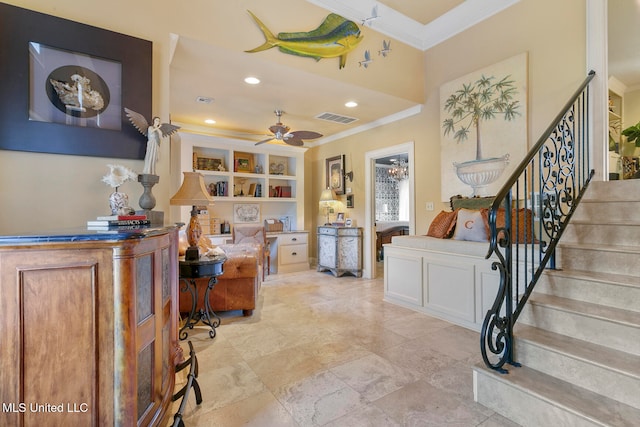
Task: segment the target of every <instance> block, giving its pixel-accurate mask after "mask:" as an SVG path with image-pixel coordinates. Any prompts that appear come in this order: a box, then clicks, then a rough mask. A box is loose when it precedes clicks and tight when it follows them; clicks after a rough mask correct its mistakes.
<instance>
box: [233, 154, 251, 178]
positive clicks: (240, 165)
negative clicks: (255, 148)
mask: <svg viewBox="0 0 640 427" xmlns="http://www.w3.org/2000/svg"><path fill="white" fill-rule="evenodd" d="M233 164H234V167H233V171H234V172H246V173H253V154H251V153H241V152H239V151H236V152H234V153H233Z"/></svg>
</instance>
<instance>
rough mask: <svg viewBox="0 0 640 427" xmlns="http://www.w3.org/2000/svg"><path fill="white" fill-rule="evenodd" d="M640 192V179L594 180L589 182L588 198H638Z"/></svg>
mask: <svg viewBox="0 0 640 427" xmlns="http://www.w3.org/2000/svg"><path fill="white" fill-rule="evenodd" d="M639 193H640V180H637V179H632V180H627V181H616V182H605V181H594V182H591V183H590V184H589V189H588V191H587V193H586V197H585V199H587V200H598V199H603V200H624V201H626V200H633V199H634V198H635V199H636V200H637V197H634V195H637V194H639Z"/></svg>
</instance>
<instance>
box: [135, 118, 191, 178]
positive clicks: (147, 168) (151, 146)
mask: <svg viewBox="0 0 640 427" xmlns="http://www.w3.org/2000/svg"><path fill="white" fill-rule="evenodd" d="M124 111H125V112H126V113H127V117H128V118H129V121H130V122H131V124H132V125H133V126H134V127H135V128H136V129H138V130H139V131H140V133H141V134H143V135H144V136H146V137H147V152H146V153H145V155H144V169H143V170H142V173H143V174H151V175H155V174H156V163H157V162H158V159H159V158H160V139H161V138H162V137H165V136H170V135H173V134H174V133H175V132H177V131H178V129H180V126H175V125H172V124H170V123H162V124H160V117H157V116H156V117H154V118H153V123H152V124H151V125H150V124H149V123H148V122H147V119H145V118H144V116H143V115H142V114H140V113H136V112H135V111H132V110H130V109H128V108H125V109H124Z"/></svg>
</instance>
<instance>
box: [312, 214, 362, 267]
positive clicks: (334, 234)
mask: <svg viewBox="0 0 640 427" xmlns="http://www.w3.org/2000/svg"><path fill="white" fill-rule="evenodd" d="M326 270H329V271H331V272H332V273H333V275H334V276H336V277H338V276H342V275H343V274H345V273H351V274H353V275H354V276H356V277H361V276H362V228H361V227H335V226H327V225H324V226H320V227H318V271H326Z"/></svg>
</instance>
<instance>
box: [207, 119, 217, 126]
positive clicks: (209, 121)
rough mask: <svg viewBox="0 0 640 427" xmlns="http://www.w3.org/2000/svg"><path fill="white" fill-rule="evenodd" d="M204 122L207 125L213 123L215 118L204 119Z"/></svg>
mask: <svg viewBox="0 0 640 427" xmlns="http://www.w3.org/2000/svg"><path fill="white" fill-rule="evenodd" d="M204 122H205V123H206V124H208V125H212V124H214V123H215V122H216V121H215V120H213V119H207V120H205V121H204Z"/></svg>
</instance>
